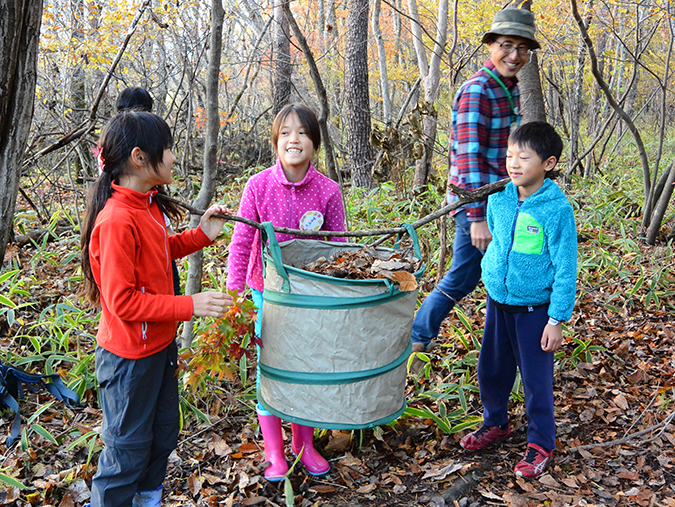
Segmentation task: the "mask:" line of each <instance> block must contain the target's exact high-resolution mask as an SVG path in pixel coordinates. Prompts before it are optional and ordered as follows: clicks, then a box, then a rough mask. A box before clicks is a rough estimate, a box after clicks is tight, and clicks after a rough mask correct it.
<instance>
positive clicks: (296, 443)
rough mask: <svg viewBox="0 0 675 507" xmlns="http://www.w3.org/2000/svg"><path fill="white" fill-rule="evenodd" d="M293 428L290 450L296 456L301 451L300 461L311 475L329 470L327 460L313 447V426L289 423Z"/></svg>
mask: <svg viewBox="0 0 675 507" xmlns="http://www.w3.org/2000/svg"><path fill="white" fill-rule="evenodd" d="M291 428H292V429H293V439H292V440H291V451H293V454H295V455H296V456H297V455H298V454H300V451H301V450H302V449H304V450H303V451H302V456H301V457H300V462H301V463H302V464H303V465H305V468H306V469H307V471H308V472H309V473H310V474H312V475H323V474H325V473H327V472H328V470H330V465H329V464H328V461H326V460H325V459H324V457H323V456H321V454H319V453H318V451H317V450H316V449H314V428H311V427H309V426H302V425H300V424H295V423H291Z"/></svg>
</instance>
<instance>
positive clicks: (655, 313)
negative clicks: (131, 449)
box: [0, 240, 675, 507]
mask: <svg viewBox="0 0 675 507" xmlns="http://www.w3.org/2000/svg"><path fill="white" fill-rule="evenodd" d="M53 248H54V249H56V251H57V252H58V250H59V249H61V250H62V254H64V255H65V254H66V253H67V252H68V251H69V245H68V241H66V240H62V241H61V242H57V243H56V244H55V245H54V247H53ZM16 258H17V259H19V260H20V262H21V264H22V266H23V267H24V268H25V269H27V270H29V269H32V270H34V273H33V275H34V277H35V278H34V279H35V280H39V282H38V283H37V284H36V285H35V286H34V287H33V288H32V291H31V292H32V294H31V295H32V297H33V298H34V300H37V301H39V302H40V305H41V306H42V307H43V308H44V307H46V306H47V305H49V304H53V303H54V302H56V301H59V300H61V298H62V297H63V298H66V297H71V296H70V294H71V292H70V291H71V290H72V288H70V287H69V286H68V284H67V283H65V284H64V283H63V280H64V279H67V276H68V275H69V274H71V273H72V272H73V271H74V267H73V266H72V265H69V266H68V267H66V268H63V267H61V268H58V269H57V268H56V267H55V266H54V265H53V264H51V263H49V262H44V263H38V264H32V265H31V264H30V262H29V261H30V259H29V257H26V256H25V255H23V254H22V253H20V252H19V253H17V254H16ZM667 262H670V263H671V269H670V272H671V273H672V267H673V266H672V262H673V261H672V259H670V260H667ZM671 276H672V275H671ZM625 283H626V282H625V280H624V279H622V278H617V279H616V281H615V283H611V284H607V283H606V284H604V285H594V286H582V287H580V291H579V292H580V297H579V300H578V306H577V308H576V311H575V316H574V319H573V320H572V321H571V322H570V323H569V325H568V328H569V330H568V333H567V337H568V339H567V343H566V344H565V346H564V351H565V356H564V359H563V360H561V361H560V362H559V365H560V367H559V368H557V369H556V384H555V402H556V417H557V424H558V449H557V451H556V454H555V457H554V461H553V464H552V466H551V467H550V469H549V471H548V472H547V473H546V474H545V475H543V476H542V477H541V478H539V479H537V480H525V479H520V478H517V477H516V476H515V475H514V474H513V472H512V469H513V466H514V465H515V464H516V463H517V461H518V460H520V459H521V457H522V453H523V452H524V448H525V445H526V418H525V413H524V406H523V403H522V401H518V400H514V402H513V403H512V409H511V423H512V425H513V427H514V436H513V437H512V438H511V439H510V440H509V441H507V442H505V443H503V444H502V445H499V446H497V447H495V448H492V449H489V450H486V451H482V452H478V453H469V452H467V451H464V450H462V449H461V448H460V447H459V445H458V441H459V439H460V437H461V436H462V435H463V434H464V432H459V433H456V434H444V433H442V432H441V431H440V430H439V429H438V428H437V426H436V424H435V423H434V422H433V421H432V420H431V419H424V418H419V417H404V418H401V419H399V420H398V421H396V423H395V424H394V425H392V426H385V427H382V428H379V429H375V430H365V431H363V432H354V433H349V432H341V431H330V432H324V433H323V434H322V435H321V437H320V438H318V439H317V446H318V448H319V449H321V450H322V452H323V454H324V455H325V456H326V457H327V458H328V459H329V460H330V462H331V465H332V467H331V471H330V472H329V474H327V475H325V476H323V477H312V476H310V475H308V474H306V473H305V471H304V469H303V468H302V466H301V465H298V467H297V468H296V470H295V472H294V473H293V475H292V476H291V484H292V487H293V491H294V493H295V495H296V496H295V505H299V506H303V507H308V506H347V505H350V506H366V505H368V506H371V505H372V506H412V505H429V506H434V507H436V506H442V505H453V506H454V505H457V506H461V507H465V506H483V505H504V506H511V507H521V506H528V507H530V506H537V505H550V506H560V507H563V506H576V505H579V506H593V505H597V506H601V505H605V506H614V505H619V506H624V505H625V506H628V505H631V506H634V505H639V506H651V505H654V506H675V451H674V444H675V436H673V432H674V429H675V425H673V424H672V423H670V422H669V416H672V414H673V410H674V409H675V403H673V401H674V400H675V396H674V389H675V381H674V378H673V373H674V372H675V359H674V358H675V354H674V352H673V343H674V340H673V339H674V338H675V325H674V323H673V321H674V320H675V319H673V317H672V315H673V307H674V306H675V301H673V300H672V299H670V300H662V301H661V309H660V310H655V309H654V308H653V307H649V308H645V307H644V306H643V305H642V304H641V302H640V301H641V299H640V298H639V297H638V296H639V293H637V294H636V293H634V294H633V296H635V297H631V298H624V300H623V306H621V307H612V309H609V308H608V305H607V303H606V301H608V300H609V299H611V297H612V295H615V294H626V293H627V292H628V291H629V290H630V287H627V286H625ZM430 288H431V285H430V283H429V282H427V284H426V286H425V287H424V290H426V291H428V290H430ZM642 290H646V289H642ZM483 304H484V294H483V293H482V291H481V290H478V291H477V292H476V293H475V294H474V296H473V297H472V298H467V300H465V301H462V309H463V318H462V319H460V318H459V317H458V315H457V314H456V313H454V312H453V314H451V316H450V317H449V318H448V319H446V322H445V323H444V326H443V329H442V332H441V335H440V336H439V344H440V346H439V347H437V348H436V349H435V350H434V351H433V353H432V354H430V361H431V363H430V368H429V371H428V374H427V375H421V376H418V377H415V376H410V377H409V381H408V388H407V389H408V395H409V399H410V400H411V403H410V404H411V405H412V406H413V407H427V408H429V409H430V410H432V411H434V410H438V407H439V405H438V403H437V402H435V401H434V400H432V399H429V398H426V399H425V398H420V397H419V396H417V393H419V392H420V391H424V390H425V389H427V390H431V389H433V388H434V387H435V386H438V385H442V384H447V383H451V382H456V381H457V378H454V377H453V376H454V375H455V374H454V373H453V370H452V368H451V363H452V361H448V360H447V359H446V358H447V357H455V358H461V357H463V358H466V357H469V358H470V357H472V356H473V357H474V359H475V354H476V351H475V350H467V349H466V348H464V345H463V343H466V341H462V340H460V339H458V333H459V332H460V331H458V330H461V329H462V328H463V327H464V328H466V325H467V323H468V324H469V325H470V327H471V328H472V329H473V330H480V329H481V327H482V323H483V322H482V311H481V309H482V306H483ZM34 310H35V311H37V312H39V310H40V309H34ZM36 317H37V314H36ZM0 324H1V325H2V329H1V333H2V335H1V336H0V346H1V347H2V348H3V350H4V351H5V352H7V350H8V349H11V348H12V347H16V348H17V350H13V351H12V352H14V353H15V354H19V355H21V353H22V350H21V347H24V348H25V344H22V342H21V340H16V339H14V338H13V332H12V331H11V330H9V329H8V328H7V325H6V322H0ZM26 324H28V323H26ZM87 331H88V332H90V333H91V332H93V331H94V330H93V329H89V330H87ZM570 337H577V338H578V339H579V340H581V341H582V342H585V341H589V340H590V343H592V344H593V345H594V346H599V347H601V349H600V350H594V351H593V352H592V353H591V355H590V357H587V356H585V354H582V353H581V352H583V350H581V352H580V347H581V348H582V349H583V347H582V345H580V344H579V343H578V341H572V340H571V338H570ZM89 345H90V346H91V343H89ZM89 352H90V351H89ZM575 354H576V355H575ZM572 359H576V360H575V361H572ZM474 362H475V361H474ZM471 374H472V380H473V381H475V367H474V368H473V369H472V370H471ZM242 391H243V388H242V387H241V385H237V384H231V383H228V382H222V383H218V385H217V386H214V388H213V389H212V390H211V392H210V394H209V396H210V397H209V399H208V400H203V402H204V403H203V405H204V407H206V408H204V407H202V409H203V410H205V411H206V412H207V413H208V414H209V416H210V419H211V421H212V423H211V424H210V425H205V424H204V423H199V421H197V420H196V419H195V418H192V419H191V420H190V422H189V423H188V425H187V426H186V427H185V428H183V432H182V433H181V439H182V440H181V441H180V443H179V447H178V449H177V451H176V452H175V453H174V454H173V455H172V457H171V461H170V466H169V470H168V474H167V478H166V480H165V483H164V484H165V495H164V499H163V505H165V506H178V505H185V506H189V505H200V506H201V505H208V506H213V507H215V506H220V505H225V506H244V505H272V506H274V505H285V503H286V499H285V498H284V489H283V486H282V485H280V483H276V484H273V483H269V482H267V481H266V480H265V479H264V477H263V469H264V463H263V453H262V449H261V447H260V445H261V440H260V438H259V435H258V433H257V424H256V423H255V418H254V416H253V411H252V410H251V409H250V407H251V405H252V402H251V400H250V396H249V397H248V399H247V398H246V396H241V393H242ZM49 401H51V399H50V398H47V397H43V396H42V395H40V394H37V393H29V394H28V396H27V398H26V400H25V401H24V402H22V410H23V411H24V413H26V414H30V413H34V412H35V411H36V410H37V409H38V408H39V407H41V406H42V405H44V404H45V403H48V402H49ZM84 402H85V406H84V408H82V409H79V410H75V411H72V410H69V409H64V408H63V407H62V406H61V405H59V404H58V403H57V404H55V405H53V406H51V407H50V408H49V409H48V410H46V411H45V412H44V413H43V414H42V415H41V416H40V419H39V423H40V424H41V425H42V426H44V427H45V428H46V429H47V430H48V431H49V432H50V433H51V434H52V435H55V436H56V437H57V440H59V445H55V444H53V443H51V442H50V441H49V440H47V439H45V438H43V437H42V436H40V435H39V434H37V433H34V434H32V436H31V438H30V445H29V447H28V449H27V450H26V451H22V450H21V449H20V448H19V447H18V446H14V447H13V448H12V449H10V450H7V449H5V447H4V446H3V445H0V468H1V469H2V470H1V471H2V473H4V474H5V475H6V476H9V477H13V478H15V479H16V480H17V481H20V482H21V483H23V484H24V485H27V486H30V488H29V489H24V490H20V489H19V488H18V487H5V488H4V490H2V491H0V504H2V505H17V506H18V505H21V506H25V505H28V504H31V505H54V506H59V507H71V506H72V507H75V506H79V505H82V504H83V503H85V502H86V501H87V499H88V496H89V485H90V480H91V476H92V473H93V472H94V468H93V465H95V463H96V460H97V457H98V456H97V454H98V447H96V448H95V449H94V453H93V455H92V461H91V464H90V465H89V466H86V462H87V458H88V454H89V449H88V448H87V447H86V446H79V445H78V446H74V447H73V448H70V449H69V448H68V446H69V445H70V444H72V443H73V441H74V440H75V439H76V436H71V435H84V434H87V433H88V432H90V431H95V430H99V429H100V424H101V414H100V411H98V410H97V408H96V406H97V405H96V402H95V399H94V397H93V396H92V395H91V391H88V395H87V396H86V397H85V400H84ZM467 402H468V414H469V415H480V413H481V407H480V402H479V399H478V396H476V395H472V396H469V397H468V400H467ZM11 415H12V414H5V416H4V418H3V420H2V422H3V430H4V432H5V433H6V431H7V428H8V425H9V421H11ZM24 422H25V420H24ZM666 423H667V424H666ZM75 430H79V431H78V432H75ZM289 439H290V434H289V433H288V430H287V434H286V442H287V444H288V443H289ZM99 443H100V442H99ZM287 447H289V446H287ZM573 448H576V450H572V451H570V449H573ZM288 458H289V460H290V459H291V455H290V452H289V453H288Z"/></svg>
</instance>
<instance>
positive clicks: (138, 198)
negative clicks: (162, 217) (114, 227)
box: [112, 181, 157, 209]
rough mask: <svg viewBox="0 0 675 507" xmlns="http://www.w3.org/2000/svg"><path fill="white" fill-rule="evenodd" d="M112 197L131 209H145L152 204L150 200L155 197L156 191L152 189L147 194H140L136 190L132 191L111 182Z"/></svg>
mask: <svg viewBox="0 0 675 507" xmlns="http://www.w3.org/2000/svg"><path fill="white" fill-rule="evenodd" d="M112 189H113V195H112V198H113V199H115V200H118V201H120V202H123V203H125V204H127V205H129V206H131V207H133V208H141V209H145V208H147V207H148V205H149V204H151V203H152V200H153V199H154V197H155V196H156V195H157V189H155V188H153V189H152V190H150V191H149V192H146V193H145V194H142V193H141V192H137V191H136V190H132V189H130V188H127V187H122V186H120V185H118V184H117V183H115V182H114V181H113V182H112Z"/></svg>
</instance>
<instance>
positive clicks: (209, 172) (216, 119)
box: [182, 0, 225, 347]
mask: <svg viewBox="0 0 675 507" xmlns="http://www.w3.org/2000/svg"><path fill="white" fill-rule="evenodd" d="M224 15H225V12H224V10H223V4H222V0H212V1H211V41H210V48H209V66H208V70H207V83H206V123H207V125H206V142H205V145H204V170H203V173H202V186H201V188H200V189H199V194H198V195H197V199H195V201H194V206H195V207H197V208H199V209H206V208H208V206H209V204H210V203H211V201H212V200H213V196H214V194H215V191H216V175H217V172H218V166H217V162H218V160H217V158H218V157H217V156H218V132H219V131H220V116H219V114H218V76H219V75H220V52H221V50H222V47H223V17H224ZM199 219H200V217H199V216H194V215H193V216H192V217H191V218H190V226H191V227H197V225H198V224H199ZM203 259H204V256H203V253H202V252H201V250H200V251H199V252H195V253H194V254H192V255H190V266H189V268H188V276H187V283H186V287H185V293H186V294H188V295H191V294H196V293H198V292H200V291H201V287H202V266H203ZM193 322H194V318H193V319H192V320H191V321H190V322H189V323H186V324H185V326H184V327H183V337H182V342H183V347H189V346H190V345H191V344H192V335H193Z"/></svg>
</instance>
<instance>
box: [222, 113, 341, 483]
mask: <svg viewBox="0 0 675 507" xmlns="http://www.w3.org/2000/svg"><path fill="white" fill-rule="evenodd" d="M272 144H273V145H274V148H275V150H276V153H277V157H278V159H277V163H276V165H274V166H272V167H270V168H268V169H265V170H264V171H262V172H260V173H258V174H256V175H255V176H253V177H252V178H251V179H250V180H249V181H248V182H247V183H246V186H245V187H244V193H243V195H242V198H241V203H240V206H239V216H241V217H244V218H248V219H250V220H253V221H255V222H258V223H262V222H272V224H273V225H274V226H275V227H288V228H291V229H300V230H313V231H318V230H324V231H344V230H345V210H344V205H343V202H342V196H341V194H340V187H339V185H338V184H337V183H335V182H334V181H333V180H331V179H330V178H327V177H326V176H324V175H323V174H321V173H320V172H319V171H317V170H316V169H315V168H314V166H313V165H312V156H313V155H314V153H315V152H316V150H318V149H319V146H320V145H321V130H320V128H319V122H318V120H317V118H316V115H315V114H314V112H313V111H312V110H311V109H309V108H307V107H305V106H303V105H299V104H290V105H287V106H286V107H284V108H283V109H282V110H281V111H280V112H279V114H278V115H277V117H276V118H275V120H274V124H273V125H272ZM297 237H298V236H294V235H290V234H281V233H277V240H278V241H279V242H282V241H287V240H290V239H294V238H297ZM303 238H304V239H307V238H306V237H303ZM331 240H333V241H344V240H345V239H344V238H331ZM260 242H261V237H260V231H259V230H258V229H256V228H255V227H252V226H250V225H246V224H243V223H239V222H238V223H237V225H236V226H235V228H234V234H233V235H232V241H231V242H230V248H229V257H228V267H227V288H228V289H229V290H237V291H239V292H241V291H243V290H244V288H245V286H246V285H248V286H249V287H250V288H251V292H252V297H253V301H254V303H255V304H256V307H257V308H258V309H259V312H258V320H257V322H256V333H257V334H258V335H259V334H260V325H261V322H262V315H261V313H262V302H263V297H262V291H263V288H264V287H263V276H262V255H261V244H260ZM263 346H264V344H263ZM257 413H258V420H259V422H260V430H261V432H262V436H263V442H264V444H265V461H269V462H270V463H271V465H270V466H269V467H268V468H267V469H266V470H265V477H266V478H267V479H268V480H270V481H279V480H281V479H282V478H283V477H284V475H285V474H286V472H288V464H287V463H286V456H285V453H284V443H283V439H282V435H281V419H279V418H278V417H277V416H275V415H272V414H271V413H269V412H268V411H266V410H265V409H264V408H263V407H262V406H261V405H260V404H258V406H257ZM291 426H292V430H293V438H292V442H291V450H292V451H293V453H294V454H296V455H297V454H299V453H300V451H301V450H302V456H301V457H300V461H301V462H302V464H303V465H304V466H305V468H306V469H307V471H308V472H309V473H310V474H313V475H322V474H325V473H326V472H328V470H329V468H330V466H329V464H328V462H327V461H326V460H325V459H324V458H323V457H322V456H321V455H320V454H319V453H318V452H317V451H316V450H315V449H314V428H311V427H308V426H302V425H300V424H296V423H292V424H291Z"/></svg>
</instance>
